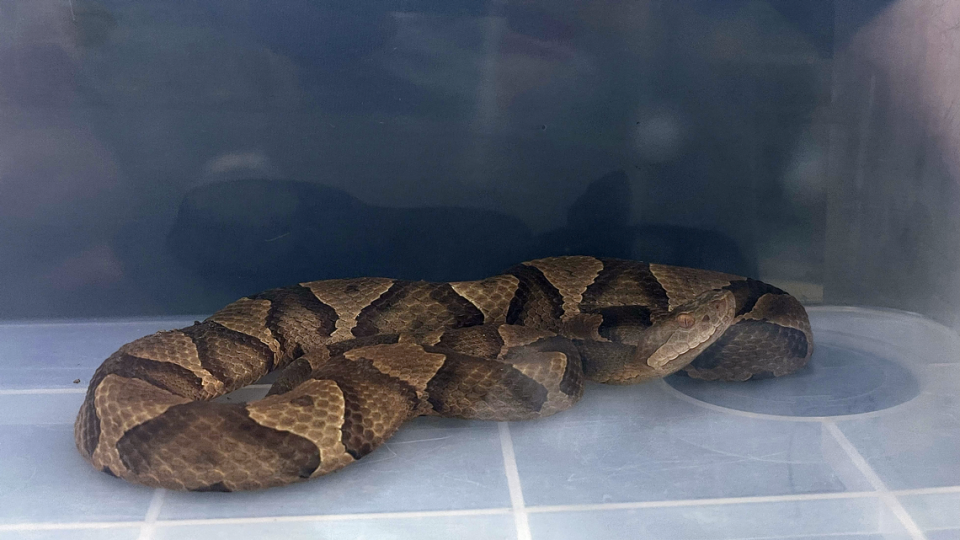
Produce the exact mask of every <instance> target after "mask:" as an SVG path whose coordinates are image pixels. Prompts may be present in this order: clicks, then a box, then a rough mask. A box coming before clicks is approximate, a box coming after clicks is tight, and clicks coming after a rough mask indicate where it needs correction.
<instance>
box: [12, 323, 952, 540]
mask: <svg viewBox="0 0 960 540" xmlns="http://www.w3.org/2000/svg"><path fill="white" fill-rule="evenodd" d="M810 314H811V320H812V322H813V324H814V331H815V333H816V339H817V342H818V349H817V353H816V354H815V355H814V361H813V362H812V366H811V367H810V368H809V369H808V370H805V371H804V372H802V373H800V374H798V375H795V376H793V377H789V378H784V379H777V380H772V381H760V382H757V383H747V384H704V383H699V382H696V381H690V380H688V379H682V378H671V379H670V380H668V381H658V382H655V383H651V384H647V385H643V386H633V387H608V386H601V385H591V386H590V387H589V388H588V389H587V393H586V395H585V397H584V399H583V401H582V402H581V403H580V404H578V405H577V407H575V408H574V409H572V410H570V411H567V412H565V413H561V414H559V415H556V416H554V417H552V418H547V419H543V420H539V421H533V422H523V423H510V424H506V423H500V424H497V423H485V422H464V421H456V420H445V419H435V418H424V419H417V420H415V421H413V422H411V423H410V424H408V425H407V426H405V427H404V428H403V429H401V431H400V432H399V433H398V434H397V435H396V436H395V437H394V438H393V439H391V440H390V441H389V442H388V443H387V444H386V445H385V446H384V447H383V448H380V449H379V450H377V451H376V452H374V453H373V454H371V455H370V456H368V457H367V458H365V459H364V460H363V461H361V462H360V463H357V464H355V465H352V466H351V467H348V468H347V469H345V470H344V471H342V472H340V473H337V474H334V475H332V476H329V477H326V478H321V479H318V480H315V481H312V482H307V483H304V484H299V485H295V486H290V487H287V488H280V489H274V490H268V491H264V492H257V493H232V494H223V493H173V492H166V491H163V490H151V489H147V488H142V487H137V486H132V485H128V484H126V483H124V482H122V481H119V480H117V479H114V478H111V477H109V476H107V475H104V474H101V473H98V472H96V471H94V470H93V469H92V468H90V467H89V466H88V465H87V464H86V463H85V462H84V461H83V460H82V459H81V458H80V456H79V454H77V452H76V450H75V449H74V446H73V435H72V423H73V417H74V415H75V414H76V410H77V408H78V407H79V404H80V401H81V399H82V396H83V394H82V392H83V390H84V388H85V386H86V383H87V382H88V380H89V379H88V377H89V376H90V375H91V374H92V373H93V370H94V369H95V368H96V366H97V365H98V364H99V363H100V362H101V361H102V360H103V358H104V357H106V356H107V355H108V354H109V353H110V352H112V351H113V350H115V349H116V348H117V347H118V346H119V345H120V344H122V343H124V342H127V341H130V340H131V339H134V338H136V337H139V336H141V335H144V334H148V333H150V332H152V331H154V330H157V329H161V328H176V327H180V326H186V325H188V324H190V323H192V322H193V320H194V319H195V318H197V317H190V318H182V319H153V320H140V321H105V322H84V323H44V324H40V323H30V324H4V325H0V540H4V539H7V538H25V539H36V540H40V539H53V538H56V539H68V540H69V539H84V540H85V539H93V538H97V539H101V538H104V539H118V540H119V539H141V540H146V539H151V538H152V539H156V540H159V539H168V538H169V539H174V538H175V539H177V540H183V539H190V538H203V539H218V538H231V539H242V538H270V537H276V538H284V539H288V538H289V539H298V538H336V539H338V540H340V539H348V538H357V539H366V538H376V539H392V538H398V539H399V538H418V539H420V538H426V539H432V538H437V539H446V538H464V539H472V538H476V539H499V538H507V539H517V540H527V539H566V538H585V539H591V538H610V539H617V538H631V539H635V538H654V539H689V540H701V539H702V540H719V539H734V538H738V539H739V538H755V539H759V538H778V539H780V540H791V539H793V540H799V539H824V540H826V539H842V540H854V539H855V540H866V539H871V540H873V539H905V540H906V539H911V540H917V539H923V538H926V539H928V540H946V539H954V540H956V539H960V337H958V336H957V335H955V334H954V333H952V332H950V331H949V330H947V329H945V328H943V327H941V326H939V325H936V324H934V323H932V322H930V321H928V320H926V319H923V318H921V317H917V316H915V315H911V314H905V313H900V312H894V311H879V310H866V309H853V308H832V307H817V308H812V309H810ZM76 378H80V379H81V383H80V384H74V383H73V380H74V379H76ZM258 392H259V393H262V392H263V388H256V389H253V390H251V391H249V392H248V394H247V395H255V394H256V393H258ZM878 408H879V409H880V410H875V409H878Z"/></svg>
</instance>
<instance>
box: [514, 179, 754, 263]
mask: <svg viewBox="0 0 960 540" xmlns="http://www.w3.org/2000/svg"><path fill="white" fill-rule="evenodd" d="M533 255H534V256H536V257H547V256H554V255H593V256H595V257H619V258H625V259H636V260H642V261H647V262H655V263H660V264H672V265H675V266H690V267H694V268H703V269H706V270H716V271H720V272H729V273H732V274H737V275H743V276H753V275H756V268H755V267H754V266H753V265H752V264H750V263H749V262H748V261H747V259H746V258H745V257H744V255H743V252H742V251H741V250H740V247H739V246H738V245H737V243H736V242H735V241H734V240H733V239H731V238H728V237H727V236H725V235H723V234H720V233H718V232H714V231H707V230H702V229H695V228H692V227H680V226H676V225H630V183H629V180H628V178H627V175H626V173H624V172H623V171H617V172H613V173H610V174H607V175H605V176H603V177H602V178H600V179H598V180H595V181H594V182H592V183H591V184H590V185H589V186H588V187H587V191H586V192H585V193H584V194H583V195H581V196H580V197H579V198H578V199H577V200H576V201H575V202H574V203H573V205H572V206H571V207H570V210H569V211H568V212H567V226H566V227H563V228H560V229H556V230H553V231H550V232H547V233H544V234H542V235H540V236H538V237H537V239H536V243H535V246H534V248H533Z"/></svg>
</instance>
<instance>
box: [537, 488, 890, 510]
mask: <svg viewBox="0 0 960 540" xmlns="http://www.w3.org/2000/svg"><path fill="white" fill-rule="evenodd" d="M879 496H880V494H878V493H877V492H876V491H845V492H839V493H797V494H791V495H762V496H757V497H722V498H715V499H677V500H672V501H669V500H668V501H636V502H623V503H596V504H556V505H544V506H528V507H526V510H527V512H529V513H551V512H584V511H606V510H637V509H641V508H678V507H684V506H720V505H732V504H763V503H778V502H800V501H827V500H836V499H867V498H875V497H879Z"/></svg>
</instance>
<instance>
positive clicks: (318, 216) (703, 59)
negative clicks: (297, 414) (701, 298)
mask: <svg viewBox="0 0 960 540" xmlns="http://www.w3.org/2000/svg"><path fill="white" fill-rule="evenodd" d="M958 25H960V1H956V0H946V1H933V0H893V1H888V0H872V1H858V0H808V1H803V2H799V1H791V0H725V1H722V2H721V1H709V0H702V1H692V0H691V1H679V2H662V1H657V0H596V1H593V0H553V1H549V2H548V1H543V0H486V1H480V0H476V1H474V0H444V1H439V0H368V1H361V2H347V1H340V0H277V1H273V2H253V1H248V0H231V1H225V0H201V1H198V2H185V1H179V0H176V1H167V2H143V1H121V0H0V276H2V279H0V405H2V406H0V538H7V537H10V538H21V537H22V538H157V539H160V538H173V537H187V538H192V537H221V536H222V537H224V538H226V537H228V536H229V537H231V538H247V537H249V538H266V537H278V538H280V537H283V538H300V537H302V538H316V537H324V538H326V537H331V538H334V537H342V538H388V537H389V538H438V539H439V538H511V539H512V538H516V539H518V540H525V539H530V538H533V539H543V538H551V539H553V538H658V539H660V538H678V539H681V538H682V539H720V538H724V539H726V538H781V537H782V538H811V539H812V538H821V537H823V538H833V537H836V536H839V537H843V538H848V537H849V538H857V539H867V538H869V539H874V538H877V539H880V538H884V539H887V538H896V539H900V538H904V539H907V538H909V539H913V540H916V539H922V538H928V539H930V540H934V539H937V540H941V539H948V538H960V511H958V509H960V420H958V419H960V114H958V109H957V103H960V90H958V89H960V26H958ZM556 255H591V256H597V257H615V258H624V259H634V260H640V261H647V262H651V263H660V264H668V265H678V266H688V267H696V268H703V269H708V270H717V271H721V272H727V273H732V274H737V275H742V276H748V277H751V278H755V279H759V280H762V281H764V282H767V283H769V284H772V285H774V286H776V287H779V288H781V289H783V290H785V291H788V292H789V293H791V294H792V295H794V296H795V297H796V298H798V299H799V300H800V301H801V302H802V303H803V304H804V306H805V307H806V308H807V311H808V313H809V315H810V320H811V324H812V326H813V333H814V341H815V343H816V349H815V350H816V352H815V353H814V356H813V359H812V360H811V363H810V365H809V366H808V367H807V368H805V369H804V370H803V371H801V372H799V373H798V374H796V375H792V376H788V377H783V378H777V379H771V380H764V381H749V382H747V383H713V384H708V383H705V382H702V381H697V380H693V379H690V378H685V377H680V376H671V377H668V378H666V379H664V380H660V381H654V382H650V383H646V384H643V385H639V386H625V387H610V386H600V385H588V386H587V388H586V392H585V397H584V398H583V401H582V402H581V403H580V404H578V405H577V406H576V407H574V408H572V409H571V410H569V411H566V412H563V413H560V414H557V415H556V416H553V417H550V418H545V419H540V420H534V421H529V422H509V423H507V422H481V421H473V420H471V421H459V420H452V419H440V418H418V419H416V420H413V421H411V422H409V423H408V424H406V425H405V427H403V428H402V429H401V430H400V431H399V432H398V434H397V435H396V436H395V437H394V438H393V439H391V440H390V441H389V442H388V443H387V444H386V445H385V446H384V447H381V448H380V449H378V450H376V451H375V452H374V453H373V454H371V455H370V456H369V457H367V458H365V459H364V460H363V461H361V462H359V463H358V464H356V465H354V466H351V467H350V468H348V469H347V470H345V471H343V472H340V473H337V474H335V475H332V476H329V477H325V478H320V479H316V480H313V481H310V482H306V483H302V484H297V485H294V486H290V487H284V488H276V489H270V490H265V491H258V492H252V493H222V494H221V493H179V492H172V491H166V490H153V489H149V488H145V487H140V486H134V485H130V484H127V483H125V482H123V481H121V480H119V479H115V478H110V477H109V476H107V475H105V474H101V473H99V472H97V471H95V470H93V469H91V468H90V467H89V466H88V465H87V464H86V463H84V462H83V460H82V459H81V457H80V456H79V454H78V453H77V451H76V448H75V447H74V442H73V422H74V419H75V417H76V411H77V410H78V408H79V407H80V403H81V401H82V400H83V399H84V392H85V391H86V386H87V384H88V383H89V382H90V378H91V376H92V375H93V373H94V370H95V369H96V367H97V366H98V365H100V363H101V362H102V361H103V360H104V359H105V358H107V357H108V356H109V355H110V354H111V353H112V352H113V351H115V350H117V349H118V347H120V346H121V345H122V344H124V343H127V342H129V341H131V340H133V339H135V338H138V337H140V336H143V335H146V334H150V333H152V332H155V331H157V330H162V329H171V328H179V327H183V326H188V325H190V324H192V323H193V321H194V320H200V319H203V318H204V317H206V316H208V315H209V314H211V313H213V312H214V311H215V310H217V309H219V308H220V307H222V306H224V305H226V304H228V303H229V302H231V301H233V300H236V299H238V298H241V297H244V296H247V295H251V294H254V293H257V292H259V291H261V290H264V289H268V288H272V287H279V286H285V285H290V284H295V283H302V282H306V281H312V280H321V279H332V278H349V277H360V276H376V277H391V278H400V279H408V280H428V281H461V280H472V279H479V278H483V277H486V276H492V275H495V274H498V273H499V272H501V271H503V270H504V269H506V268H508V267H510V266H512V265H514V264H517V263H519V262H521V261H525V260H531V259H537V258H541V257H549V256H556ZM266 388H267V387H266V386H265V385H264V384H258V385H254V387H252V388H250V389H248V390H244V391H243V392H247V394H243V393H242V392H241V393H240V394H241V395H239V396H233V397H231V398H230V399H239V400H243V399H245V398H247V397H249V398H251V399H255V398H257V397H259V396H262V395H263V394H264V392H265V391H266ZM218 535H219V536H218Z"/></svg>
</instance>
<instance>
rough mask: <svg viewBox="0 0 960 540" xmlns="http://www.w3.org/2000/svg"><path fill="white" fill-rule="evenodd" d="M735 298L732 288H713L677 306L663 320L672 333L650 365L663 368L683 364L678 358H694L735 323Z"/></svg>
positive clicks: (653, 356) (652, 355) (665, 327)
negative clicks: (717, 289) (727, 289)
mask: <svg viewBox="0 0 960 540" xmlns="http://www.w3.org/2000/svg"><path fill="white" fill-rule="evenodd" d="M735 313H736V300H735V299H734V296H733V293H731V292H730V291H726V290H723V291H710V292H708V293H705V294H703V295H701V296H699V297H698V298H696V299H695V300H693V301H691V302H689V303H687V304H685V305H683V306H680V307H678V308H676V309H675V310H674V311H673V313H672V314H671V317H670V318H669V319H667V320H665V321H662V322H661V323H660V324H661V325H663V331H665V332H669V337H668V338H667V339H666V341H665V342H664V343H663V345H661V346H660V347H659V348H658V349H657V350H656V351H655V352H654V353H653V354H651V355H650V356H649V357H648V358H647V365H648V366H650V367H652V368H654V369H656V370H658V371H659V370H664V368H667V367H668V365H673V366H676V365H677V364H679V365H680V367H682V366H683V365H684V364H681V363H680V362H679V360H681V359H687V358H689V359H691V360H692V357H693V356H695V355H696V354H698V353H699V352H700V351H702V350H703V349H705V348H706V347H707V346H709V345H710V344H712V343H713V342H714V341H716V340H717V338H719V337H720V336H721V335H722V334H723V332H724V331H725V330H726V329H727V328H728V327H729V326H730V325H731V324H732V323H733V319H734V317H735Z"/></svg>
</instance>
